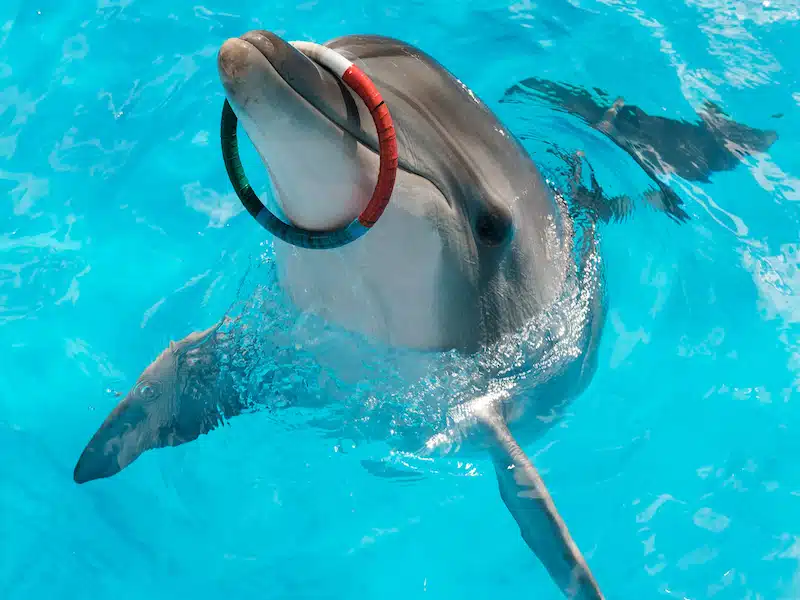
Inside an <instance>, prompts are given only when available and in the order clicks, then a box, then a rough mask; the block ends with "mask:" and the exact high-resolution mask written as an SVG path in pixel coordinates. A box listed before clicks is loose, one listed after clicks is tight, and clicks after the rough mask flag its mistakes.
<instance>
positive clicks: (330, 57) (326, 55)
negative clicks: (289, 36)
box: [289, 42, 353, 79]
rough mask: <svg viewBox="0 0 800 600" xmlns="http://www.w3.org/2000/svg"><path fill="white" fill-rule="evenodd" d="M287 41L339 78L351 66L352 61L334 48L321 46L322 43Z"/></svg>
mask: <svg viewBox="0 0 800 600" xmlns="http://www.w3.org/2000/svg"><path fill="white" fill-rule="evenodd" d="M289 43H290V44H291V45H292V46H294V47H295V48H297V49H298V50H299V51H300V52H302V53H303V54H305V55H306V56H308V58H310V59H311V60H313V61H315V62H318V63H319V64H321V65H322V66H323V67H327V68H328V69H330V70H331V71H332V72H333V74H334V75H336V76H337V77H338V78H339V79H342V78H343V77H344V74H345V71H347V69H349V68H350V67H352V66H353V63H352V62H350V61H349V60H347V59H346V58H345V57H344V56H342V55H341V54H339V53H338V52H336V50H333V49H331V48H328V47H327V46H323V45H322V44H315V43H314V42H289Z"/></svg>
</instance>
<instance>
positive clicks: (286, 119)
mask: <svg viewBox="0 0 800 600" xmlns="http://www.w3.org/2000/svg"><path fill="white" fill-rule="evenodd" d="M326 45H327V46H329V47H330V48H333V49H335V50H336V51H338V52H339V53H341V54H342V55H344V56H345V57H347V58H348V59H350V60H351V61H353V62H354V63H355V64H357V65H358V66H359V67H360V68H361V69H362V70H363V71H364V72H365V73H366V74H367V75H368V76H369V77H370V78H371V79H372V81H373V82H374V83H375V85H376V87H377V88H378V89H379V90H380V92H381V94H382V96H383V98H384V99H385V101H386V103H387V105H388V106H389V107H390V111H391V114H392V116H393V119H394V124H395V129H396V133H397V142H398V150H399V168H398V174H397V179H396V185H395V189H394V193H393V196H392V199H391V202H390V204H389V206H388V207H387V209H386V211H385V213H384V214H383V216H382V217H381V218H380V220H379V221H378V222H377V223H376V224H375V226H374V227H373V228H372V229H371V230H370V231H369V232H368V233H367V234H366V235H365V236H363V237H362V238H360V239H358V240H356V241H355V242H352V243H351V244H349V245H346V246H343V247H340V248H336V249H332V250H314V249H304V248H298V247H294V246H290V245H288V244H285V243H283V242H281V241H280V240H275V247H274V253H275V266H276V271H277V281H278V285H279V287H280V289H281V290H282V292H283V293H284V294H285V295H286V297H287V298H288V299H289V300H290V302H291V304H292V305H293V306H294V307H295V308H296V309H297V310H298V311H300V312H301V313H303V314H313V315H314V316H315V317H316V318H319V319H321V320H323V321H324V322H329V323H333V324H335V326H336V327H340V328H341V329H342V330H343V331H347V332H352V334H353V335H356V336H360V338H362V339H365V340H368V341H369V342H370V343H373V342H374V343H375V344H380V345H382V346H381V347H389V348H404V349H408V350H410V351H412V352H418V353H419V354H420V355H424V356H444V355H448V356H449V355H450V354H452V353H456V354H457V355H459V356H465V357H469V356H477V355H480V353H481V352H485V349H486V348H493V347H500V348H501V350H502V349H503V348H505V346H503V344H505V343H506V342H507V340H508V339H509V336H512V337H513V336H514V335H516V334H517V333H518V332H520V331H523V330H524V331H526V332H527V333H526V336H525V339H526V340H528V341H529V343H530V347H534V348H536V351H537V352H538V354H535V358H534V360H535V361H536V363H537V368H538V367H541V368H543V369H545V370H546V373H547V376H546V377H544V378H542V379H540V380H537V385H535V386H534V387H533V388H532V393H530V394H528V393H525V394H523V393H520V392H519V391H518V390H517V389H516V388H514V385H512V384H509V385H508V386H506V387H505V388H502V387H501V388H491V389H489V388H487V389H486V390H485V393H482V394H478V393H476V394H475V395H474V396H473V397H471V398H468V399H467V400H466V401H463V402H459V403H458V404H457V405H454V406H453V407H452V410H451V411H450V412H449V413H448V415H449V416H448V420H447V426H446V427H444V428H442V430H441V431H437V432H436V433H435V434H434V435H431V436H430V438H429V439H428V441H427V442H426V444H425V446H424V448H421V449H420V451H421V452H435V451H437V450H440V449H445V450H444V451H446V450H447V449H448V448H451V447H458V446H459V445H461V444H462V442H463V444H464V446H466V445H467V444H472V447H474V448H477V449H478V451H481V452H483V451H486V452H488V455H489V456H490V457H491V460H492V463H493V465H494V468H495V474H496V479H497V484H498V487H499V490H500V496H501V498H502V500H503V502H504V503H505V505H506V506H507V508H508V510H509V512H510V514H511V515H512V517H513V518H514V520H515V521H516V523H517V525H518V526H519V529H520V533H521V536H522V538H523V540H524V541H525V543H526V544H527V545H528V546H529V547H530V549H531V550H532V551H533V552H534V553H535V555H536V556H537V557H538V559H539V561H540V562H541V563H542V564H543V565H544V567H545V568H546V570H547V571H548V573H549V574H550V576H551V578H552V579H553V581H554V582H555V583H556V584H557V586H558V587H559V588H560V589H561V591H562V592H563V594H564V595H565V596H567V597H570V598H582V599H599V598H603V594H602V592H601V591H600V587H599V585H598V583H597V580H596V579H595V577H594V575H593V574H592V572H591V571H590V569H589V566H588V565H587V562H586V560H585V558H584V556H583V555H582V553H581V551H580V550H579V548H578V546H577V545H576V543H575V541H574V540H573V538H572V536H571V534H570V533H569V531H568V529H567V527H566V524H565V522H564V520H563V519H562V517H561V516H560V514H559V513H558V511H557V509H556V506H555V504H554V501H553V498H552V496H551V495H550V493H549V492H548V490H547V487H546V486H545V483H544V481H543V479H542V477H541V476H540V475H539V473H538V471H537V469H536V467H535V466H534V465H533V462H532V461H531V460H530V459H529V458H528V457H527V456H526V454H525V452H524V450H523V449H522V443H521V442H520V438H519V437H515V434H513V433H512V431H511V430H512V426H516V427H517V429H518V431H523V430H525V424H526V423H528V424H529V423H530V422H536V423H537V424H541V422H542V421H544V420H545V419H543V418H540V415H543V414H544V415H548V416H549V415H551V414H553V413H556V412H558V409H559V407H563V405H564V403H565V402H567V401H568V399H569V398H573V397H574V396H575V395H576V394H578V393H580V392H581V391H582V390H583V389H584V388H585V387H586V386H587V385H588V383H589V381H590V379H591V377H592V374H593V373H594V371H595V368H596V363H597V353H596V349H597V346H598V344H599V339H600V335H601V332H602V326H603V323H604V320H605V308H604V301H603V291H602V290H603V288H602V285H601V281H602V277H601V276H600V267H599V265H600V263H599V261H598V255H597V252H596V243H595V241H594V235H593V233H592V232H593V229H592V228H591V227H588V228H582V229H581V228H579V227H578V224H577V222H576V220H575V219H574V218H573V217H572V216H571V214H570V211H569V206H568V205H567V203H566V202H565V200H564V198H563V196H562V195H561V194H559V193H557V191H554V190H553V189H552V188H551V186H549V185H548V183H547V182H546V181H545V179H544V178H543V176H542V174H541V173H540V171H539V169H538V168H537V166H536V165H535V164H534V162H533V161H532V159H531V158H530V156H529V155H528V154H527V153H526V151H525V150H524V148H523V147H522V145H521V143H520V142H519V141H518V140H517V139H516V138H515V136H514V135H512V133H511V132H510V131H509V130H508V129H507V128H506V127H505V126H504V125H503V124H502V123H501V122H500V121H499V120H498V119H497V117H496V116H495V115H494V114H493V113H492V111H491V110H490V109H489V108H488V107H487V106H486V104H484V103H483V102H482V101H481V100H480V99H479V98H478V97H477V96H476V95H475V94H474V93H473V92H472V91H471V90H470V89H469V88H468V87H467V86H466V85H464V83H462V82H461V81H460V80H459V79H457V78H456V77H455V76H454V75H453V74H451V73H450V72H449V71H448V70H447V69H445V68H444V67H443V66H442V65H441V64H439V63H438V62H437V61H436V60H435V59H434V58H432V57H431V56H429V55H427V54H426V53H424V52H422V51H421V50H419V49H417V48H415V47H413V46H411V45H409V44H406V43H403V42H402V41H399V40H395V39H392V38H388V37H381V36H374V35H353V36H346V37H341V38H337V39H334V40H332V41H330V42H328V43H327V44H326ZM218 70H219V75H220V79H221V81H222V85H223V87H224V90H225V94H226V97H227V99H228V101H229V102H230V104H231V106H232V108H233V110H234V112H235V113H236V115H237V118H238V119H239V123H240V124H241V125H242V127H243V129H244V130H245V132H246V134H247V137H248V138H249V139H250V140H251V141H252V143H253V144H254V146H255V148H256V149H257V150H258V153H259V155H260V156H261V158H262V160H263V163H264V166H265V168H266V169H267V170H268V172H269V174H270V180H271V184H270V185H271V190H270V191H271V193H270V194H269V199H268V200H269V202H271V203H272V205H271V208H272V209H273V212H276V213H277V214H279V215H281V216H282V217H283V218H285V219H287V220H289V221H290V222H292V223H293V224H295V225H298V226H301V227H304V228H306V229H312V230H313V229H330V228H335V227H339V226H342V225H344V224H346V223H348V222H349V221H351V220H352V219H353V218H354V217H355V216H356V215H358V214H359V213H360V211H361V210H362V209H363V208H364V206H366V204H367V202H368V200H369V198H370V194H371V192H372V189H373V187H374V185H375V180H376V176H377V172H378V154H377V150H378V143H377V137H376V132H375V129H374V126H373V125H372V120H371V117H370V115H369V113H368V111H367V109H366V108H365V106H363V104H362V103H361V101H360V100H359V99H358V98H357V97H356V96H355V95H353V94H352V93H351V92H350V91H349V90H348V89H347V88H346V87H345V86H344V85H343V84H342V83H341V82H340V81H339V80H337V79H336V78H335V77H334V76H333V75H332V74H331V73H330V72H329V71H327V70H326V69H324V68H322V67H320V66H319V65H317V64H315V63H314V62H313V61H311V60H309V59H308V58H307V57H306V56H304V55H303V54H301V53H300V52H298V51H297V50H296V49H295V48H294V47H293V46H292V45H290V44H288V43H287V42H285V41H284V40H283V39H281V38H280V37H278V36H277V35H275V34H273V33H270V32H267V31H260V30H259V31H251V32H248V33H246V34H245V35H242V36H241V37H237V38H232V39H229V40H227V41H226V42H225V43H224V44H223V45H222V46H221V48H220V50H219V53H218ZM579 229H580V233H579ZM593 269H594V270H593ZM587 273H589V274H590V276H586V274H587ZM576 274H578V275H580V277H576ZM575 282H579V283H580V285H579V286H577V287H575V285H574V284H575ZM564 302H568V303H573V304H575V305H576V306H577V305H578V304H580V306H581V307H582V309H581V310H579V311H571V312H568V313H566V314H562V313H559V314H562V318H561V320H557V319H556V320H555V321H554V320H553V319H551V316H552V315H553V314H555V313H557V312H558V311H557V310H555V309H554V307H559V306H563V305H564V304H563V303H564ZM570 306H572V305H570ZM556 321H557V322H556ZM226 323H227V325H226ZM235 328H236V324H235V323H233V324H231V323H230V321H227V322H226V321H220V322H218V323H217V324H215V325H213V326H212V327H210V328H209V329H207V330H205V331H201V332H195V333H192V334H191V335H189V336H188V337H187V338H185V339H184V340H182V341H180V342H177V343H171V344H170V346H169V347H168V348H167V349H165V350H164V351H163V352H162V354H161V355H160V356H158V357H157V358H156V359H155V361H154V362H153V363H152V364H151V365H150V366H149V367H147V368H146V369H145V370H144V372H143V373H142V375H141V376H140V378H139V379H138V381H137V382H136V384H135V385H134V386H133V388H132V389H131V391H130V392H129V393H128V394H127V395H126V396H125V398H124V399H123V400H122V401H121V402H120V403H119V405H118V406H117V407H116V408H115V409H114V410H113V412H111V414H110V415H109V416H108V417H107V418H106V420H105V421H104V422H103V423H102V425H101V426H100V428H99V429H98V430H97V432H96V433H95V434H94V436H93V437H92V438H91V440H90V441H89V443H88V444H87V446H86V447H85V449H84V451H83V453H82V454H81V456H80V458H79V460H78V462H77V465H76V466H75V471H74V480H75V481H76V482H77V483H85V482H89V481H92V480H96V479H100V478H105V477H110V476H113V475H115V474H116V473H118V472H120V471H121V470H122V469H124V468H125V467H126V466H128V465H130V464H131V463H132V462H133V461H134V460H136V458H137V457H139V456H140V455H141V454H142V453H143V452H146V451H147V450H150V449H153V448H161V447H167V446H175V445H179V444H184V443H187V442H189V441H191V440H194V439H196V438H197V437H198V436H200V435H202V434H205V433H208V432H210V431H211V430H213V429H214V428H216V427H218V426H219V425H220V424H221V423H223V422H225V421H226V420H228V419H230V418H232V417H235V416H236V415H239V414H241V413H243V412H246V411H248V410H249V408H250V407H251V406H252V404H254V403H255V404H258V403H259V402H264V401H265V399H264V398H244V397H243V394H242V393H241V391H240V390H241V388H237V386H236V385H235V383H234V382H233V381H232V377H233V376H234V375H235V374H236V369H237V367H236V366H235V365H233V366H231V365H232V364H233V363H232V361H230V360H228V361H227V364H228V367H226V368H223V367H222V366H221V363H222V362H223V361H222V359H221V358H220V357H221V356H222V355H225V356H226V357H230V356H232V355H235V354H236V353H238V352H248V351H252V350H253V345H252V340H251V341H250V342H249V344H250V345H248V344H247V343H243V344H241V343H240V344H239V345H238V346H237V345H236V344H237V343H238V342H232V340H233V339H234V338H235V337H236V336H235V335H232V334H231V331H235ZM569 332H571V333H569ZM569 336H574V339H572V338H571V339H570V340H567V339H566V338H567V337H569ZM245 337H247V336H245ZM269 342H270V341H269V340H268V339H263V340H262V339H259V344H261V343H263V344H269ZM567 342H569V343H567ZM343 353H346V351H345V350H343ZM502 355H503V352H502V351H501V352H500V353H499V354H496V355H495V358H497V357H498V356H500V357H502ZM245 362H246V361H245ZM489 363H491V361H489V362H487V363H486V364H489ZM506 375H508V373H506ZM507 379H508V380H509V381H510V380H515V381H516V379H515V377H514V374H513V373H512V374H511V375H508V377H507ZM517 379H519V378H517ZM539 383H541V385H539Z"/></svg>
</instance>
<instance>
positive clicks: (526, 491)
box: [482, 415, 604, 600]
mask: <svg viewBox="0 0 800 600" xmlns="http://www.w3.org/2000/svg"><path fill="white" fill-rule="evenodd" d="M482 420H483V422H484V424H485V425H486V426H487V427H488V429H489V431H490V432H491V438H492V440H491V441H492V444H491V446H490V452H491V456H492V460H493V462H494V468H495V473H496V475H497V483H498V486H499V488H500V496H501V497H502V498H503V502H505V505H506V507H508V510H509V511H510V512H511V515H512V516H513V517H514V520H515V521H516V522H517V525H519V529H520V533H521V534H522V539H523V540H525V543H526V544H527V545H528V547H529V548H530V549H531V550H533V552H534V553H535V554H536V556H537V558H538V559H539V560H540V561H541V562H542V564H543V565H544V567H545V568H546V569H547V571H548V573H549V574H550V576H551V577H552V578H553V580H554V581H555V583H556V584H557V585H558V587H559V588H560V589H561V591H562V592H563V593H564V595H565V596H566V597H567V598H571V599H580V600H602V599H603V598H604V596H603V594H602V592H601V591H600V588H599V586H598V584H597V581H595V579H594V576H593V575H592V573H591V571H590V570H589V566H588V565H587V563H586V560H585V559H584V558H583V555H582V554H581V552H580V550H579V549H578V546H577V545H576V544H575V542H574V541H573V539H572V537H571V536H570V534H569V531H568V530H567V526H566V525H565V524H564V521H563V519H562V518H561V516H560V515H559V514H558V511H557V510H556V506H555V504H554V502H553V499H552V498H551V496H550V493H549V492H548V491H547V487H546V486H545V484H544V481H543V480H542V478H541V476H540V475H539V473H538V471H537V470H536V467H534V466H533V463H532V462H531V461H530V459H529V458H528V457H527V456H526V455H525V452H524V451H523V450H522V448H520V446H519V444H517V442H516V440H515V439H514V437H513V435H512V434H511V432H510V431H509V429H508V427H507V426H506V424H505V422H504V420H503V419H502V418H501V417H500V416H499V415H494V416H493V417H491V418H484V419H482Z"/></svg>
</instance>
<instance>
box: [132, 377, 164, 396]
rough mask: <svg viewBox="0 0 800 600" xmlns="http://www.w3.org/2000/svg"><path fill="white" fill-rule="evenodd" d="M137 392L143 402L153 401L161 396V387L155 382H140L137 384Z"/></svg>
mask: <svg viewBox="0 0 800 600" xmlns="http://www.w3.org/2000/svg"><path fill="white" fill-rule="evenodd" d="M135 391H136V395H137V396H139V397H140V398H142V399H143V400H152V399H154V398H157V397H158V396H159V395H160V394H161V389H160V387H159V385H158V384H157V383H156V382H154V381H140V382H139V383H137V384H136V390H135Z"/></svg>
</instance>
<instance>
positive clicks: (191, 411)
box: [73, 326, 224, 483]
mask: <svg viewBox="0 0 800 600" xmlns="http://www.w3.org/2000/svg"><path fill="white" fill-rule="evenodd" d="M215 330H216V326H215V327H212V328H211V329H209V330H206V331H202V332H195V333H192V334H191V335H189V336H188V337H186V338H184V339H183V340H181V341H180V342H177V343H176V342H171V343H170V345H169V347H168V348H167V349H165V350H164V351H163V352H162V353H161V354H160V355H159V356H158V358H156V359H155V360H154V361H153V362H152V363H151V364H150V366H148V367H147V368H146V369H145V370H144V372H143V373H142V374H141V375H140V376H139V378H138V380H137V381H136V384H135V385H134V386H133V388H132V389H131V390H130V392H128V394H127V395H126V396H125V398H124V399H123V400H122V401H121V402H120V403H119V404H118V405H117V406H116V408H115V409H114V410H113V411H112V412H111V414H109V416H108V417H107V418H106V420H105V422H104V423H103V424H102V425H101V426H100V428H99V429H98V430H97V432H96V433H95V434H94V436H93V437H92V439H91V440H90V441H89V443H88V444H87V446H86V448H85V449H84V451H83V453H82V454H81V456H80V458H79V459H78V463H77V465H76V466H75V471H74V474H73V478H74V480H75V481H76V482H77V483H86V482H87V481H91V480H93V479H101V478H104V477H111V476H112V475H115V474H116V473H118V472H120V471H121V470H122V469H124V468H125V467H127V466H128V465H129V464H131V463H132V462H133V461H134V460H136V459H137V458H138V457H139V456H140V455H141V454H142V453H143V452H145V451H146V450H149V449H151V448H163V447H166V446H177V445H180V444H184V443H186V442H190V441H192V440H194V439H196V438H197V437H198V436H200V435H201V434H203V433H206V432H208V431H210V430H211V429H213V428H214V427H215V426H216V425H217V424H218V423H219V418H220V411H219V407H220V402H219V400H220V394H221V390H223V389H224V386H220V381H219V380H220V368H219V366H218V361H217V360H216V359H215V357H214V343H215Z"/></svg>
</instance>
